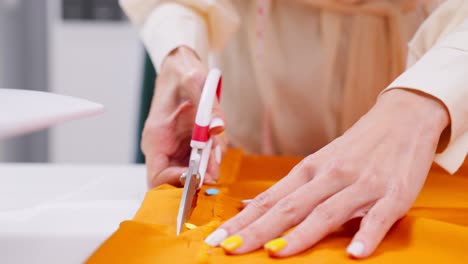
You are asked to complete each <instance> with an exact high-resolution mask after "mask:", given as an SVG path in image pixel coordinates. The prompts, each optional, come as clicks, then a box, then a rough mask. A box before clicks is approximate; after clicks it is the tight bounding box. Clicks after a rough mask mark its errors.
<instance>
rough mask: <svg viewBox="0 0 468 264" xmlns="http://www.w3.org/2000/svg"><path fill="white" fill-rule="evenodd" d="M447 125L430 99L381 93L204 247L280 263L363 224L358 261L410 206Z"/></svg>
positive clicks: (353, 248)
mask: <svg viewBox="0 0 468 264" xmlns="http://www.w3.org/2000/svg"><path fill="white" fill-rule="evenodd" d="M448 123H449V117H448V113H447V111H446V109H445V107H444V106H443V105H442V104H441V103H440V102H439V101H437V100H436V99H433V98H431V97H428V96H425V95H420V94H416V93H413V92H409V91H405V90H399V89H396V90H391V91H388V92H386V93H385V94H383V95H382V96H381V97H380V98H379V100H378V102H377V104H376V105H375V106H374V107H373V108H372V109H371V110H370V111H369V112H368V113H367V114H366V115H365V116H363V117H362V118H361V119H360V120H359V121H358V122H357V123H356V124H355V125H354V126H353V127H352V128H351V129H349V130H348V131H347V132H346V133H345V134H344V135H343V136H341V137H339V138H337V139H336V140H334V141H333V142H332V143H330V144H329V145H327V146H325V147H324V148H323V149H321V150H319V151H318V152H316V153H314V154H312V155H310V156H308V157H306V158H305V159H304V160H303V161H302V162H301V163H300V164H298V165H297V166H296V167H295V168H294V169H293V170H292V171H291V172H290V173H289V175H287V176H286V177H285V178H283V179H282V180H281V181H279V182H278V183H276V184H275V185H274V186H272V187H271V188H270V189H268V190H267V191H265V192H263V193H261V194H260V195H258V196H257V197H256V198H255V199H254V200H253V201H252V202H251V203H250V204H249V205H248V206H247V207H246V208H245V209H244V210H243V211H241V212H240V213H239V214H238V215H236V216H235V217H234V218H232V219H231V220H229V221H227V222H226V223H224V224H223V225H222V226H221V227H220V228H218V229H217V230H216V231H215V232H214V233H212V234H211V235H210V236H209V237H208V238H207V239H206V240H205V241H206V242H207V243H208V244H210V245H217V244H219V243H220V242H221V246H222V247H223V248H224V249H225V250H226V251H227V252H228V253H231V254H243V253H247V252H250V251H253V250H256V249H258V248H260V247H262V246H264V247H265V249H266V250H267V252H268V254H269V255H270V256H273V257H287V256H291V255H295V254H297V253H299V252H302V251H304V250H306V249H308V248H310V247H312V246H313V245H315V244H316V243H317V242H319V241H320V240H321V239H323V238H324V237H325V236H327V235H328V234H330V233H331V232H334V231H336V230H337V229H338V228H339V227H340V226H342V225H343V224H344V223H346V222H347V221H349V220H350V219H353V218H358V217H363V219H362V221H361V225H360V229H359V231H358V232H357V233H356V234H355V236H354V238H353V240H352V242H351V244H350V245H349V247H348V249H347V252H348V253H349V254H350V255H352V256H353V257H356V258H365V257H367V256H369V255H371V254H372V252H373V251H374V250H375V249H376V247H377V246H378V245H379V243H380V242H381V241H382V239H383V238H384V236H385V234H386V233H387V231H388V230H389V229H390V227H391V226H392V225H393V224H394V223H395V222H396V221H397V220H398V219H400V218H401V217H403V216H404V215H405V214H406V213H407V211H408V210H409V209H410V207H411V206H412V204H413V203H414V201H415V199H416V197H417V196H418V194H419V192H420V190H421V188H422V186H423V184H424V181H425V179H426V177H427V174H428V171H429V169H430V167H431V164H432V161H433V158H434V154H435V152H436V147H437V144H438V141H439V137H440V135H441V133H442V131H443V130H444V129H445V128H446V127H447V125H448ZM294 226H296V227H295V229H294V230H292V231H291V232H289V233H287V234H284V232H285V231H287V230H288V229H290V228H291V227H294ZM227 236H229V238H227V239H225V238H226V237H227ZM278 237H279V238H278Z"/></svg>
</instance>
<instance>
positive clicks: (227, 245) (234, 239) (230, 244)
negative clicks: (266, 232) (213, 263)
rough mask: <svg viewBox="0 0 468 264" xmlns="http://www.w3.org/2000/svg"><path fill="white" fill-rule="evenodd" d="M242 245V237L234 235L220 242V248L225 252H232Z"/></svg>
mask: <svg viewBox="0 0 468 264" xmlns="http://www.w3.org/2000/svg"><path fill="white" fill-rule="evenodd" d="M243 243H244V241H242V237H240V236H238V235H235V236H230V237H228V238H226V239H225V240H223V242H221V247H223V248H224V250H226V251H227V252H232V251H234V250H236V249H238V248H239V247H240V246H242V244H243Z"/></svg>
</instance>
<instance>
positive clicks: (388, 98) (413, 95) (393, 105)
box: [377, 89, 450, 138]
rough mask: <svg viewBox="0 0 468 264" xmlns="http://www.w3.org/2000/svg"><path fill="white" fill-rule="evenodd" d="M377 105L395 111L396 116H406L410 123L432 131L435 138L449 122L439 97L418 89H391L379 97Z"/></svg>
mask: <svg viewBox="0 0 468 264" xmlns="http://www.w3.org/2000/svg"><path fill="white" fill-rule="evenodd" d="M377 105H378V107H382V108H384V109H386V111H390V112H393V113H395V114H396V115H397V116H398V118H403V119H405V118H406V119H407V120H408V122H409V123H408V124H410V125H414V126H418V127H420V128H422V129H423V130H424V131H426V132H434V133H435V136H436V137H437V138H438V137H439V136H440V135H441V134H442V132H443V131H444V129H445V128H446V127H447V126H448V125H449V123H450V117H449V113H448V110H447V108H446V107H445V105H444V104H443V103H442V102H441V101H440V100H439V99H437V98H435V97H433V96H431V95H428V94H424V93H421V92H418V91H409V90H404V89H392V90H390V91H387V92H385V93H384V94H382V95H381V96H380V97H379V100H378V101H377Z"/></svg>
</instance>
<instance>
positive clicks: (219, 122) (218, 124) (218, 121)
mask: <svg viewBox="0 0 468 264" xmlns="http://www.w3.org/2000/svg"><path fill="white" fill-rule="evenodd" d="M215 127H224V121H223V120H222V119H221V118H219V117H215V118H213V120H211V123H210V129H213V128H215Z"/></svg>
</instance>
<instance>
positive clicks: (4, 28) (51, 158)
mask: <svg viewBox="0 0 468 264" xmlns="http://www.w3.org/2000/svg"><path fill="white" fill-rule="evenodd" d="M143 61H144V50H143V46H142V45H141V43H140V42H139V39H138V36H137V32H136V30H135V29H134V28H133V27H132V26H131V25H130V23H129V22H128V21H127V20H126V18H125V16H124V15H123V13H122V11H121V9H120V8H119V6H118V1H117V0H0V87H1V88H17V89H28V90H40V91H50V92H54V93H59V94H65V95H71V96H77V97H81V98H84V99H89V100H91V101H95V102H97V103H101V104H103V105H104V106H105V109H106V111H105V113H104V114H102V115H100V116H97V117H92V118H87V119H83V120H78V121H71V122H68V123H65V124H61V125H58V126H55V127H53V128H51V129H49V130H47V131H41V132H38V133H35V134H32V135H28V136H23V137H19V138H14V139H8V140H4V141H0V162H1V161H3V162H101V163H102V162H104V163H130V162H134V161H135V156H136V150H137V146H138V132H137V127H138V116H139V113H138V112H139V104H140V94H141V92H140V90H141V89H140V87H141V84H142V81H143V80H142V78H143ZM25 107H27V106H25Z"/></svg>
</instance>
